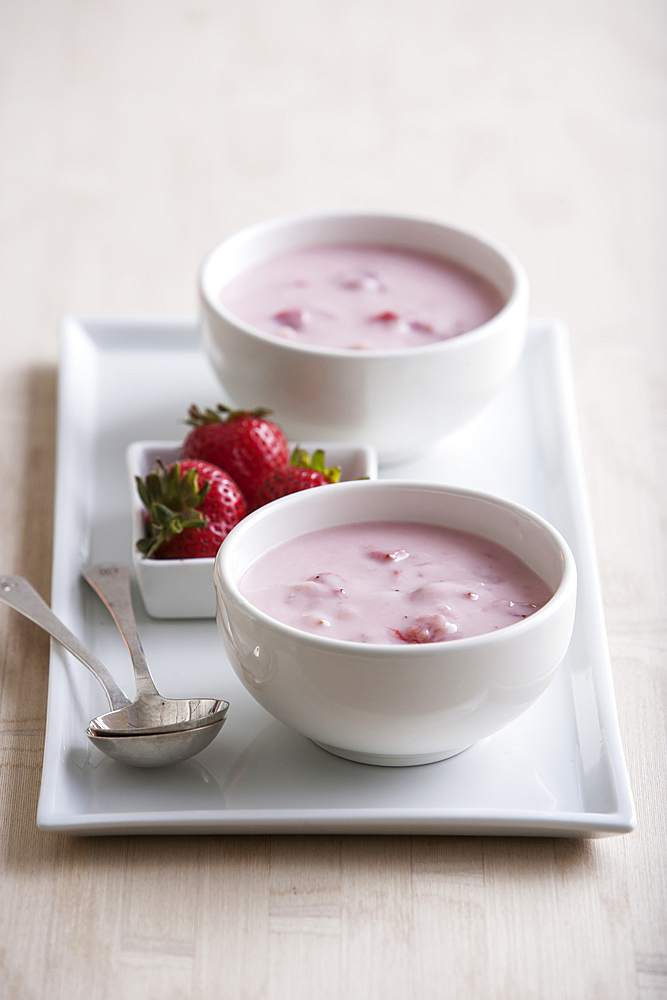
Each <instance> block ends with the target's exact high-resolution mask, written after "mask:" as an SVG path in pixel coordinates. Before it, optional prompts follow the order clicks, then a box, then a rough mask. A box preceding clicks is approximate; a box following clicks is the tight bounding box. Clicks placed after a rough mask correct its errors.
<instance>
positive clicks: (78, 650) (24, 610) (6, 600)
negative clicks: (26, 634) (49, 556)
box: [0, 576, 130, 709]
mask: <svg viewBox="0 0 667 1000" xmlns="http://www.w3.org/2000/svg"><path fill="white" fill-rule="evenodd" d="M0 601H2V603H3V604H7V605H8V606H9V607H10V608H13V609H14V611H18V612H19V614H22V615H25V617H26V618H29V619H30V620H31V621H33V622H34V623H35V624H36V625H39V626H40V628H43V629H44V631H45V632H48V633H49V635H52V636H53V638H54V639H57V640H58V642H59V643H60V645H61V646H64V647H65V649H67V650H69V652H70V653H71V654H72V655H73V656H76V658H77V660H80V661H81V663H83V665H84V667H87V668H88V670H90V672H91V674H92V675H93V677H95V678H96V679H97V680H98V681H99V683H100V684H101V685H102V687H103V688H104V693H105V694H106V696H107V698H108V699H109V704H110V705H111V707H112V708H114V709H116V708H125V706H126V705H129V704H130V699H129V698H128V697H127V696H126V695H125V693H124V692H123V691H122V690H121V689H120V688H119V687H118V685H117V684H116V682H115V680H114V679H113V677H112V676H111V674H110V673H109V671H108V670H107V668H106V667H105V666H104V664H103V663H101V662H100V661H99V660H98V659H97V657H96V656H93V654H92V653H91V652H90V650H89V649H86V647H85V646H84V645H83V643H82V642H80V640H79V639H77V637H76V636H75V635H74V634H73V633H72V632H70V630H69V629H68V628H66V627H65V626H64V625H63V623H62V622H61V621H60V619H59V618H56V616H55V615H54V613H53V611H52V610H51V608H50V607H49V606H48V604H47V603H46V602H45V601H43V600H42V598H41V597H40V596H39V594H38V593H37V591H36V590H35V588H34V587H33V586H32V585H31V584H30V583H28V581H27V580H26V579H24V577H22V576H0Z"/></svg>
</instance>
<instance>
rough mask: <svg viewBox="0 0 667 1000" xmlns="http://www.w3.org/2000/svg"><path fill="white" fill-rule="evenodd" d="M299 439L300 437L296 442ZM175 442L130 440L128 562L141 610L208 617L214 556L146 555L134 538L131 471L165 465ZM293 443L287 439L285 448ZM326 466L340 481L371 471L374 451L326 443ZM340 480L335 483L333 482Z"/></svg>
mask: <svg viewBox="0 0 667 1000" xmlns="http://www.w3.org/2000/svg"><path fill="white" fill-rule="evenodd" d="M299 443H301V442H299ZM181 445H182V442H181V441H134V442H133V443H132V444H131V445H130V446H129V447H128V449H127V453H126V460H127V470H128V473H129V476H130V489H131V495H132V564H133V567H134V572H135V574H136V577H137V582H138V584H139V590H140V591H141V597H142V600H143V602H144V605H145V607H146V611H147V612H148V614H149V615H151V616H152V617H153V618H214V617H215V591H214V589H213V566H214V563H215V559H214V558H213V557H211V558H210V559H146V558H145V557H144V556H143V555H142V554H141V553H140V552H139V551H138V550H137V542H138V541H139V539H140V538H143V535H144V510H145V508H144V505H143V503H142V502H141V497H140V496H139V492H138V490H137V487H136V483H135V476H139V477H140V478H141V479H144V478H145V477H146V476H147V475H148V473H149V472H150V471H151V469H152V468H153V466H154V465H155V459H156V458H161V459H162V460H163V462H164V463H165V465H170V464H171V463H172V462H175V461H176V459H177V458H178V456H179V454H180V449H181ZM293 447H294V445H293V444H291V445H290V448H293ZM301 447H302V448H305V449H306V451H308V452H309V453H311V454H312V452H313V451H315V449H316V448H321V447H322V445H321V444H316V443H313V442H312V441H304V442H303V443H302V444H301ZM326 460H327V465H328V466H334V465H339V466H340V470H341V480H346V479H360V478H362V477H363V476H367V477H368V478H369V479H375V478H376V476H377V454H376V452H375V449H374V448H371V447H370V446H369V445H363V446H359V447H350V446H349V445H337V444H328V445H327V447H326ZM339 485H340V484H338V483H337V484H336V486H337V487H338V486H339Z"/></svg>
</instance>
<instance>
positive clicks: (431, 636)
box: [392, 614, 458, 643]
mask: <svg viewBox="0 0 667 1000" xmlns="http://www.w3.org/2000/svg"><path fill="white" fill-rule="evenodd" d="M392 631H393V633H394V635H397V636H398V638H399V639H402V640H403V642H411V643H421V642H444V641H445V639H450V638H451V637H452V636H453V635H454V633H455V632H458V626H457V625H455V624H454V622H451V621H449V620H448V619H447V618H445V616H444V615H440V614H436V615H432V616H430V617H428V618H416V619H415V620H414V621H412V622H409V623H408V624H407V625H404V626H403V627H402V628H400V629H397V628H395V629H393V630H392Z"/></svg>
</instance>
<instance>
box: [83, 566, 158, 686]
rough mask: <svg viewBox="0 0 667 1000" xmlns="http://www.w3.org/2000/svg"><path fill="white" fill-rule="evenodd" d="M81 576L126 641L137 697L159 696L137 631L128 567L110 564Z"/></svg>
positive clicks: (84, 571)
mask: <svg viewBox="0 0 667 1000" xmlns="http://www.w3.org/2000/svg"><path fill="white" fill-rule="evenodd" d="M82 573H83V576H84V577H85V579H86V580H87V581H88V583H89V584H90V586H91V587H92V588H93V590H94V591H95V592H96V593H97V595H98V597H100V599H101V600H102V601H103V602H104V604H106V606H107V608H108V609H109V611H110V612H111V614H112V615H113V618H114V621H115V622H116V625H117V626H118V630H119V632H120V634H121V635H122V637H123V639H124V640H125V645H126V646H127V648H128V650H129V652H130V656H131V657H132V666H133V668H134V679H135V682H136V685H137V693H136V697H139V696H140V695H158V697H160V693H159V691H158V690H157V688H156V687H155V684H154V683H153V678H152V677H151V674H150V670H149V669H148V664H147V663H146V656H145V654H144V650H143V647H142V645H141V641H140V639H139V633H138V632H137V622H136V619H135V617H134V609H133V607H132V593H131V591H130V572H129V570H128V568H127V566H115V565H112V564H109V565H103V566H89V567H87V568H86V569H84V570H83V571H82Z"/></svg>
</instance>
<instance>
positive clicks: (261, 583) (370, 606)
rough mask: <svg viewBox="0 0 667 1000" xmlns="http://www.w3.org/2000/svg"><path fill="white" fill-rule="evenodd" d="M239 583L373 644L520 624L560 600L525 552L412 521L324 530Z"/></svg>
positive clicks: (305, 624)
mask: <svg viewBox="0 0 667 1000" xmlns="http://www.w3.org/2000/svg"><path fill="white" fill-rule="evenodd" d="M239 589H240V591H241V593H242V594H243V595H244V597H245V598H246V599H247V600H248V601H250V602H251V604H253V605H254V606H255V607H257V608H259V609H260V610H261V611H263V612H265V613H266V614H267V615H270V616H271V617H272V618H274V619H276V620H278V621H280V622H283V623H284V624H287V625H291V626H293V627H294V628H297V629H300V630H302V631H306V632H312V633H313V634H316V635H326V636H327V637H329V638H333V639H344V640H350V641H353V642H365V643H393V644H411V643H430V642H441V641H446V640H452V639H461V638H466V637H468V636H474V635H481V634H483V633H486V632H493V631H495V630H496V629H501V628H504V627H505V626H507V625H512V624H515V623H516V622H518V621H521V620H522V619H524V618H527V617H528V616H529V615H532V614H533V613H534V612H535V611H537V609H538V608H541V607H542V606H543V605H544V604H546V603H547V601H548V600H549V599H550V598H551V597H552V593H553V592H552V590H551V589H550V588H549V587H548V586H547V584H546V583H545V582H544V581H543V580H542V579H541V578H540V577H539V576H538V575H537V574H536V573H534V572H533V570H531V569H530V568H529V567H528V566H527V565H526V564H525V563H524V562H522V561H521V560H520V559H519V558H518V557H516V556H515V555H513V554H512V553H511V552H509V551H508V550H507V549H505V548H503V547H502V546H500V545H498V544H496V543H495V542H491V541H489V540H488V539H486V538H483V537H481V536H479V535H475V534H471V533H469V532H465V531H459V530H456V529H453V528H444V527H438V526H436V525H431V524H423V523H416V522H405V521H371V522H363V523H355V524H344V525H338V526H336V527H330V528H324V529H321V530H318V531H314V532H310V533H308V534H305V535H301V536H299V537H297V538H294V539H292V540H291V541H288V542H284V543H283V544H281V545H278V546H276V547H275V548H274V549H271V550H269V551H268V552H266V553H265V554H264V555H263V556H261V557H260V558H259V559H258V560H257V561H256V562H255V563H253V564H252V565H251V566H250V567H249V568H248V569H247V570H246V572H245V573H244V574H243V576H242V578H241V581H240V584H239Z"/></svg>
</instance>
